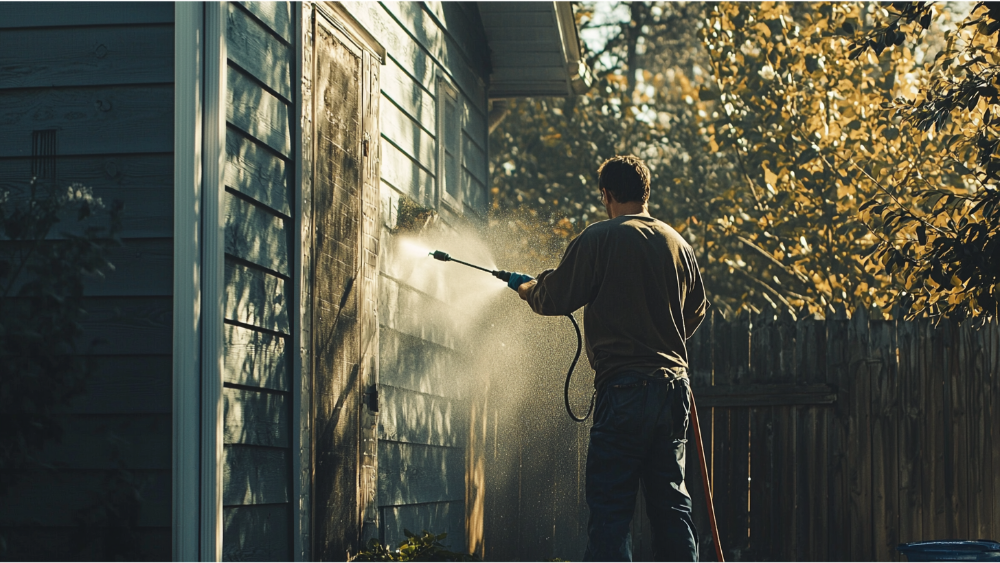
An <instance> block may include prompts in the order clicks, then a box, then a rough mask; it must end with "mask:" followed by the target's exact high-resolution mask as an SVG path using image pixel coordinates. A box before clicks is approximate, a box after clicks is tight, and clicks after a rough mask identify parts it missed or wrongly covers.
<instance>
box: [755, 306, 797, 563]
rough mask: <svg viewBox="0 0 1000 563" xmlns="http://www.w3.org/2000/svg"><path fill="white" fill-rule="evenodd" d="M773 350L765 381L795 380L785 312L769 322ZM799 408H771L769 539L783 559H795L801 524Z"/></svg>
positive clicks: (792, 323) (791, 339) (792, 325)
mask: <svg viewBox="0 0 1000 563" xmlns="http://www.w3.org/2000/svg"><path fill="white" fill-rule="evenodd" d="M771 334H772V340H771V342H772V345H773V348H772V353H773V354H774V355H775V356H776V361H775V362H774V363H773V364H772V365H771V368H770V369H771V371H770V372H769V373H765V374H763V376H764V378H765V380H766V381H768V382H772V383H787V384H790V383H794V381H795V321H794V320H793V319H792V317H791V314H789V313H788V312H784V313H782V314H781V315H779V316H778V318H777V319H776V320H775V321H774V324H773V325H771ZM799 408H800V407H797V406H795V405H783V406H775V407H771V421H772V430H771V431H772V436H773V441H772V446H771V447H772V450H771V456H772V459H773V470H772V471H773V474H772V475H773V477H772V478H773V484H772V486H771V487H770V489H771V491H770V492H771V538H772V539H771V542H772V545H773V546H774V553H776V554H777V556H778V558H779V559H781V560H785V561H793V560H795V543H794V542H793V541H790V540H791V539H792V538H794V537H795V536H796V533H797V527H799V526H801V525H802V524H804V522H799V521H798V520H797V519H796V518H795V504H796V501H797V495H796V489H797V486H796V475H795V463H796V451H797V450H796V445H797V440H796V434H797V428H796V418H797V416H796V413H797V411H798V409H799Z"/></svg>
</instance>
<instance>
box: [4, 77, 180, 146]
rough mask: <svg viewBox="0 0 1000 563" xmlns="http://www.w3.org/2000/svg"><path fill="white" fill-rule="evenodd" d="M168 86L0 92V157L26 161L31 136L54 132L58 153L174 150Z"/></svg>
mask: <svg viewBox="0 0 1000 563" xmlns="http://www.w3.org/2000/svg"><path fill="white" fill-rule="evenodd" d="M173 96H174V91H173V86H172V85H165V86H145V85H142V86H132V87H129V88H114V87H106V86H100V87H95V88H53V89H47V88H46V89H32V88H29V89H24V90H0V108H3V109H0V124H2V126H3V129H4V135H3V136H2V137H0V157H30V156H31V132H32V131H38V130H48V129H54V130H56V142H57V144H58V147H59V154H60V155H109V154H116V155H117V154H135V153H169V152H171V151H173V146H174V143H173V142H174V138H173V132H174V130H173V110H174V106H173V99H174V98H173Z"/></svg>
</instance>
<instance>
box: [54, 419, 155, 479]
mask: <svg viewBox="0 0 1000 563" xmlns="http://www.w3.org/2000/svg"><path fill="white" fill-rule="evenodd" d="M60 424H62V427H63V430H64V432H63V435H62V438H60V439H59V440H58V441H56V442H50V443H48V444H46V446H45V448H44V449H43V450H42V451H41V452H40V453H39V460H40V461H42V462H43V463H53V464H59V465H61V466H62V467H61V469H62V470H64V471H65V470H81V469H118V468H120V467H122V465H120V464H124V467H127V468H129V469H130V470H147V469H170V467H171V461H170V444H171V418H170V414H169V413H166V414H163V413H160V414H145V413H142V414H97V415H65V416H61V417H60Z"/></svg>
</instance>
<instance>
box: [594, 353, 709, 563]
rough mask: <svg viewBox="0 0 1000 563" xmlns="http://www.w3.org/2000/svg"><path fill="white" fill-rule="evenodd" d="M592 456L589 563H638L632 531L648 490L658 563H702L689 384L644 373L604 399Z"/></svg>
mask: <svg viewBox="0 0 1000 563" xmlns="http://www.w3.org/2000/svg"><path fill="white" fill-rule="evenodd" d="M595 409H596V410H595V411H594V425H593V427H592V428H591V430H590V450H589V452H588V453H587V505H588V506H589V507H590V523H589V525H588V528H587V532H588V535H589V542H588V543H587V551H586V553H585V554H584V556H583V559H584V561H631V560H632V538H631V534H630V532H629V524H630V523H631V521H632V514H633V512H634V511H635V499H636V492H637V491H638V490H639V486H640V484H641V485H642V491H643V494H644V495H645V497H646V515H647V516H648V517H649V522H650V525H651V527H652V539H653V560H654V561H697V560H698V532H697V530H696V529H695V527H694V522H693V521H692V520H691V497H690V495H689V494H688V491H687V487H685V485H684V450H685V446H686V443H687V440H686V438H685V437H686V435H687V425H688V413H689V411H690V409H691V397H690V395H689V394H688V380H687V379H686V378H679V379H675V380H672V381H671V380H667V379H664V378H654V377H650V376H646V375H643V374H640V373H636V372H622V373H618V374H615V375H614V376H612V378H611V379H610V380H608V381H607V382H606V383H604V384H603V385H602V387H601V389H600V390H599V391H598V393H597V406H596V407H595Z"/></svg>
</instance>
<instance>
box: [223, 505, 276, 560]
mask: <svg viewBox="0 0 1000 563" xmlns="http://www.w3.org/2000/svg"><path fill="white" fill-rule="evenodd" d="M290 511H291V510H290V507H289V505H287V504H268V505H262V506H235V507H234V506H228V507H226V508H224V509H223V510H222V560H223V561H285V560H287V558H288V554H289V553H290V552H291V535H292V527H291V520H290V518H289V512H290Z"/></svg>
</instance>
